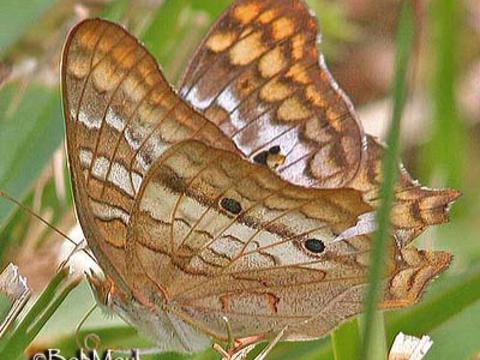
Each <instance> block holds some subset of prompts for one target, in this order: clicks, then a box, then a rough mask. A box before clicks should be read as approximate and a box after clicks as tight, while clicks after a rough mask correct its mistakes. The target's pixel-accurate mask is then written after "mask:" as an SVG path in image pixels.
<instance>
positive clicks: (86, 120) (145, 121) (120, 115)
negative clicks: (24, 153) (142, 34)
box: [62, 20, 234, 274]
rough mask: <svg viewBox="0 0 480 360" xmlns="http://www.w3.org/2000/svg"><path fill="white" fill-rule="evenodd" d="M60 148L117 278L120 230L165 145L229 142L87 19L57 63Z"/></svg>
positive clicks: (140, 54)
mask: <svg viewBox="0 0 480 360" xmlns="http://www.w3.org/2000/svg"><path fill="white" fill-rule="evenodd" d="M62 74H63V83H62V84H63V93H64V108H65V115H66V123H67V144H68V153H69V159H70V165H71V168H72V176H73V178H74V181H73V183H74V188H75V193H76V194H75V195H76V198H77V199H76V205H77V212H78V214H79V218H80V221H81V222H82V225H83V227H84V228H87V229H91V231H92V232H93V233H94V236H96V237H101V238H102V241H98V242H95V244H93V245H92V247H93V248H95V247H97V246H99V247H101V249H100V250H99V253H101V254H103V253H112V254H111V256H107V258H111V259H113V262H115V267H118V268H119V269H120V273H121V274H123V273H124V264H123V261H115V260H116V259H121V258H122V256H121V254H119V253H118V252H119V251H117V250H115V249H120V250H121V249H122V248H124V245H125V236H126V227H127V224H128V221H129V217H130V212H131V209H132V206H133V204H134V201H135V198H136V194H137V192H138V189H139V187H140V186H141V184H142V181H143V177H144V176H145V174H146V172H147V171H148V169H149V168H150V167H151V165H152V163H153V162H154V161H155V160H156V158H158V157H159V156H160V155H161V154H162V153H163V152H164V151H165V150H166V149H167V148H168V147H169V146H170V145H171V144H174V143H177V142H179V141H182V140H184V139H189V138H198V139H202V140H203V141H205V142H206V143H215V145H216V146H218V147H224V148H229V149H232V150H233V149H234V146H233V145H232V143H231V142H230V141H229V140H228V139H226V138H225V136H224V135H223V134H222V133H221V132H220V131H219V130H218V129H217V128H216V127H215V126H213V125H212V124H210V123H208V120H206V119H205V118H203V117H202V116H200V115H198V114H197V113H195V112H194V111H192V110H191V108H189V107H188V106H187V105H186V104H185V103H184V102H183V101H182V100H181V99H180V98H178V97H177V96H176V95H175V93H174V92H173V90H172V89H171V88H170V86H169V84H168V83H167V82H166V80H165V78H164V77H163V75H162V74H161V72H160V70H159V68H158V65H157V63H156V61H155V60H154V59H153V57H152V56H151V55H150V54H149V53H148V52H147V51H146V50H145V49H144V48H143V47H142V46H141V45H140V44H139V43H138V41H137V40H136V39H135V38H134V37H132V36H131V35H129V34H128V33H127V32H126V31H125V30H123V29H122V28H121V27H119V26H118V25H115V24H112V23H109V22H106V21H103V20H87V21H85V22H82V23H81V24H79V25H77V26H76V27H75V28H74V29H73V30H72V31H71V33H70V35H69V39H68V41H67V44H66V46H65V49H64V57H63V63H62Z"/></svg>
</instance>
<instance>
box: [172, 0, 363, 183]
mask: <svg viewBox="0 0 480 360" xmlns="http://www.w3.org/2000/svg"><path fill="white" fill-rule="evenodd" d="M317 36H318V33H317V24H316V20H315V18H314V17H313V16H312V15H311V14H310V13H309V11H308V9H307V8H306V7H305V5H304V4H303V2H302V1H299V0H280V1H279V0H265V1H258V0H242V1H234V3H233V5H232V6H231V7H230V8H229V9H228V10H227V11H226V12H225V13H224V14H223V16H221V17H220V19H219V20H218V21H217V23H216V24H215V25H214V26H213V28H212V30H211V31H210V32H209V34H208V35H207V37H206V38H205V40H204V41H203V43H202V44H201V45H200V47H199V49H198V51H197V53H196V55H195V56H194V58H193V59H192V61H191V63H190V67H189V68H188V70H187V72H186V73H185V76H184V78H183V82H182V84H181V86H180V89H181V90H180V94H181V95H182V96H183V97H184V98H185V99H186V100H187V101H188V102H190V103H191V104H192V105H193V106H194V107H196V108H197V109H199V110H200V111H202V112H203V113H204V114H205V115H206V117H207V118H208V119H210V120H211V121H213V122H214V123H216V124H217V125H218V126H219V127H220V129H222V131H223V132H224V133H225V134H226V135H228V136H229V137H230V138H232V139H233V141H234V142H235V144H236V145H237V147H238V148H239V149H240V151H241V152H242V153H243V154H244V155H245V156H246V157H248V158H250V159H252V160H253V159H261V158H262V156H263V154H265V153H266V152H268V151H269V150H270V149H272V148H273V149H276V148H277V149H278V146H279V147H280V148H279V151H280V153H281V154H282V155H284V156H286V162H285V163H284V164H280V166H278V168H277V172H278V174H280V176H281V177H282V178H284V179H287V180H289V181H291V182H294V183H295V184H297V185H303V186H307V187H309V186H314V187H319V188H326V187H340V186H342V185H345V184H346V183H348V182H349V181H350V180H351V179H352V178H353V177H354V176H355V174H356V173H357V171H358V169H359V168H360V166H361V163H362V159H363V151H362V150H363V143H362V141H363V132H362V129H361V126H360V125H359V123H358V122H357V120H356V115H355V113H354V111H353V107H352V104H351V103H350V101H349V100H348V99H347V97H346V96H345V95H344V94H343V92H342V91H341V90H340V89H339V88H338V86H337V85H336V84H335V82H334V81H333V79H332V77H331V76H330V73H329V72H328V70H327V68H326V66H325V65H324V63H323V59H322V58H321V55H320V54H319V52H318V50H317V47H316V43H317Z"/></svg>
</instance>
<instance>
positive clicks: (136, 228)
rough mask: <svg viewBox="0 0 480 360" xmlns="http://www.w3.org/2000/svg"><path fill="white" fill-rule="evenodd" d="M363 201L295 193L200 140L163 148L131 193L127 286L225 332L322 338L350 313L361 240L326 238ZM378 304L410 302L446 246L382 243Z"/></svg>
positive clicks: (360, 267)
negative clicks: (134, 195)
mask: <svg viewBox="0 0 480 360" xmlns="http://www.w3.org/2000/svg"><path fill="white" fill-rule="evenodd" d="M369 210H370V207H369V206H368V205H367V204H366V203H364V202H363V200H362V198H361V194H360V193H359V192H356V191H354V190H349V189H344V190H321V189H305V188H301V187H298V186H295V185H292V184H289V183H286V182H284V181H283V180H282V179H281V178H279V177H278V176H276V175H275V174H274V173H273V172H271V171H270V170H269V169H267V168H264V167H260V166H258V165H255V164H251V163H249V162H248V161H247V160H244V159H242V158H240V157H239V156H238V155H236V154H232V153H230V152H227V151H223V150H218V149H213V148H211V147H209V146H207V145H205V144H202V143H200V142H193V141H189V142H185V143H181V144H179V145H176V146H174V147H172V148H171V149H170V150H169V151H168V152H166V153H165V154H164V155H163V156H162V157H161V158H160V159H159V161H158V163H157V164H156V165H155V166H154V167H153V168H152V170H151V172H149V174H148V176H147V178H146V179H145V182H144V184H143V186H142V187H141V189H140V195H139V201H138V203H137V205H136V207H135V209H134V212H133V216H132V220H131V226H130V229H129V236H128V246H127V248H128V257H129V258H128V259H129V260H128V262H129V264H131V269H130V272H129V275H130V279H129V284H130V286H131V287H132V288H133V289H135V290H134V292H135V293H137V294H140V295H139V296H141V297H142V298H144V299H146V301H149V302H151V303H153V304H155V303H163V304H168V305H166V306H165V309H167V310H166V311H172V312H174V313H177V314H179V317H180V318H183V319H187V321H188V322H191V323H192V324H195V325H196V326H199V327H200V328H202V329H205V331H206V332H207V333H209V334H211V335H212V336H214V337H215V338H219V339H225V336H226V331H225V321H224V320H223V319H224V317H226V318H228V319H229V321H230V323H231V327H232V331H233V335H234V337H235V338H243V337H247V336H260V335H268V336H270V335H273V334H275V333H276V332H278V331H280V330H282V329H283V328H284V327H285V326H287V327H288V330H286V332H285V338H287V339H288V338H289V339H309V338H315V337H319V336H322V335H324V334H326V333H327V332H328V331H330V330H331V329H332V328H334V327H335V326H337V325H338V324H339V323H340V322H341V321H343V320H344V319H346V318H348V317H350V316H353V315H355V314H357V313H359V312H360V311H361V309H362V301H363V294H364V291H365V289H366V286H367V283H368V281H367V272H368V258H369V251H370V245H371V239H370V238H369V237H368V236H356V237H352V238H350V239H345V240H342V241H336V240H335V238H336V234H338V233H341V232H343V231H344V230H345V229H347V228H350V227H352V226H353V225H355V223H356V222H357V218H358V216H360V215H361V214H363V213H365V212H368V211H369ZM389 249H390V250H389V255H388V261H387V264H388V265H387V267H388V273H387V275H386V279H385V294H384V298H383V306H384V307H386V308H387V307H388V308H394V307H403V306H406V305H408V304H411V303H414V302H415V301H416V300H417V299H418V297H419V294H420V293H421V291H422V290H423V288H424V286H425V285H426V283H427V282H428V281H429V280H430V279H431V278H432V277H433V276H434V275H435V274H437V273H439V272H440V271H442V270H443V269H444V268H445V266H447V265H448V264H449V261H450V257H449V255H448V254H445V253H424V252H421V251H418V250H416V249H414V248H412V249H408V250H404V251H400V250H399V249H398V248H397V247H396V245H395V243H394V241H393V239H391V242H390V245H389Z"/></svg>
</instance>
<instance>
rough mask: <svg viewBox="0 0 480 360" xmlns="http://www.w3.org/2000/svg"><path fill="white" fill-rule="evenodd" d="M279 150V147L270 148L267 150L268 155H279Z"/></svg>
mask: <svg viewBox="0 0 480 360" xmlns="http://www.w3.org/2000/svg"><path fill="white" fill-rule="evenodd" d="M280 151H281V148H280V146H279V145H275V146H272V147H271V148H270V149H268V153H269V154H272V155H278V154H280Z"/></svg>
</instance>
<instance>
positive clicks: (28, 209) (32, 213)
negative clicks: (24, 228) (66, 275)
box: [0, 191, 96, 267]
mask: <svg viewBox="0 0 480 360" xmlns="http://www.w3.org/2000/svg"><path fill="white" fill-rule="evenodd" d="M0 197H3V198H4V199H5V200H7V201H10V202H11V203H13V204H15V205H17V206H18V207H19V208H20V209H22V210H23V211H25V212H26V213H28V214H29V215H31V216H33V217H34V218H35V219H37V220H39V221H40V222H42V223H43V224H44V225H46V226H47V227H48V228H50V229H51V230H53V231H55V232H56V233H57V234H59V235H60V236H62V237H63V238H65V239H66V240H67V241H69V242H70V243H72V244H73V245H74V246H75V248H74V249H73V251H72V252H71V253H70V255H69V256H68V257H67V260H66V261H63V262H62V264H61V267H63V266H64V265H65V264H66V263H67V262H68V260H70V258H71V257H72V255H73V254H74V253H75V252H77V251H78V250H79V249H80V248H81V246H82V243H83V241H82V242H80V243H76V242H75V241H74V240H73V239H72V238H71V237H70V236H68V235H67V234H65V233H64V232H63V231H61V230H60V229H57V228H56V227H55V226H53V225H52V224H50V223H49V222H48V221H47V220H45V219H44V218H42V217H41V216H40V215H38V214H37V213H36V212H35V211H33V210H32V209H30V208H29V207H27V206H25V205H23V204H22V203H21V202H19V201H17V200H15V199H14V198H13V197H11V196H10V195H9V194H7V193H6V192H3V191H0ZM82 251H84V252H85V253H86V254H87V255H88V256H89V257H90V258H91V259H92V260H93V261H95V262H96V260H95V258H94V257H93V256H92V254H90V253H89V252H88V251H86V250H85V249H82Z"/></svg>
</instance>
